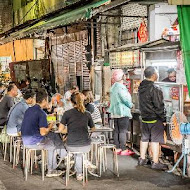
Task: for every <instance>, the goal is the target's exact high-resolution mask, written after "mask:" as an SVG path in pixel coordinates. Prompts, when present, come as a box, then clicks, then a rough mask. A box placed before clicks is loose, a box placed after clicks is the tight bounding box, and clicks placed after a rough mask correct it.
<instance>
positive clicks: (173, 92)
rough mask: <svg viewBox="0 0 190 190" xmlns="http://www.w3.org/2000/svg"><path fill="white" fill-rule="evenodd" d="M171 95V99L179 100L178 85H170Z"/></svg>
mask: <svg viewBox="0 0 190 190" xmlns="http://www.w3.org/2000/svg"><path fill="white" fill-rule="evenodd" d="M171 95H172V99H173V100H179V87H172V89H171Z"/></svg>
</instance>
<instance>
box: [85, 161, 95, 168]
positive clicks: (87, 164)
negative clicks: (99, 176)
mask: <svg viewBox="0 0 190 190" xmlns="http://www.w3.org/2000/svg"><path fill="white" fill-rule="evenodd" d="M85 165H86V167H87V168H89V169H96V166H95V165H94V164H92V163H91V162H90V161H88V160H86V162H85Z"/></svg>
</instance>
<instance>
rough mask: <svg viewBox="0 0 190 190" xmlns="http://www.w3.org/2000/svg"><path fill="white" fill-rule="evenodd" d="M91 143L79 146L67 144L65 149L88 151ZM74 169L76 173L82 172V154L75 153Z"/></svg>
mask: <svg viewBox="0 0 190 190" xmlns="http://www.w3.org/2000/svg"><path fill="white" fill-rule="evenodd" d="M90 148H91V145H87V146H81V147H72V146H67V150H68V151H70V152H83V153H88V152H89V151H90ZM75 170H76V172H77V175H78V174H82V154H76V155H75Z"/></svg>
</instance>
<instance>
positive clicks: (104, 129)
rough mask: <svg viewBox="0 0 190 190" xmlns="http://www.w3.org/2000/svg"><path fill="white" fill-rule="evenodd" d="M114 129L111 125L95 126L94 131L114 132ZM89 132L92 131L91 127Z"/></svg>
mask: <svg viewBox="0 0 190 190" xmlns="http://www.w3.org/2000/svg"><path fill="white" fill-rule="evenodd" d="M112 131H113V129H112V128H110V127H100V128H95V130H94V131H93V132H112ZM89 132H91V131H90V129H89Z"/></svg>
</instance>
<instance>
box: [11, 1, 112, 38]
mask: <svg viewBox="0 0 190 190" xmlns="http://www.w3.org/2000/svg"><path fill="white" fill-rule="evenodd" d="M108 2H110V0H101V1H98V2H94V3H90V4H88V5H86V6H83V7H80V8H78V9H75V10H72V11H67V12H65V13H64V14H61V15H59V16H57V17H54V18H50V19H48V20H44V21H40V22H39V23H37V24H35V25H33V26H31V27H28V28H25V29H23V30H21V31H18V32H15V33H13V34H11V35H10V37H12V38H22V37H24V36H26V35H29V34H32V33H34V32H38V31H39V32H40V31H44V30H47V29H52V28H56V27H59V26H65V25H68V24H71V23H76V22H77V21H79V20H87V19H89V18H91V17H92V9H94V8H97V7H99V6H101V5H104V4H106V3H108Z"/></svg>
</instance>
